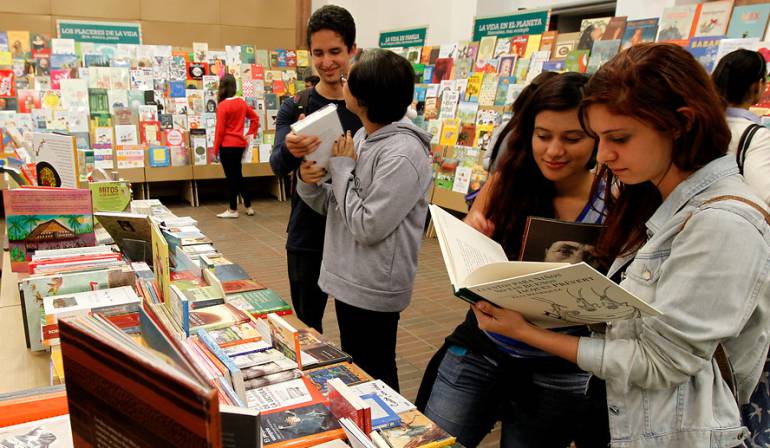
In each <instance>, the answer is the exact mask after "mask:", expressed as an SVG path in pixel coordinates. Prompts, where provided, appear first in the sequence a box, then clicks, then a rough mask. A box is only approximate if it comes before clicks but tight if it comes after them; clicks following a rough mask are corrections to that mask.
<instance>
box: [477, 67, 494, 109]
mask: <svg viewBox="0 0 770 448" xmlns="http://www.w3.org/2000/svg"><path fill="white" fill-rule="evenodd" d="M497 81H498V76H497V75H496V74H494V73H486V74H484V79H483V81H482V82H481V89H480V90H479V106H480V107H483V106H494V105H495V95H496V94H497Z"/></svg>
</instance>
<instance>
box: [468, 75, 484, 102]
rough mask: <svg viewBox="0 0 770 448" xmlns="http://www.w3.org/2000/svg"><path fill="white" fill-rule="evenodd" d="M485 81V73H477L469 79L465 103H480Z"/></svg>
mask: <svg viewBox="0 0 770 448" xmlns="http://www.w3.org/2000/svg"><path fill="white" fill-rule="evenodd" d="M483 81H484V73H483V72H475V73H474V74H472V75H471V77H470V78H468V86H467V87H465V101H470V102H474V103H478V102H479V92H481V83H482V82H483Z"/></svg>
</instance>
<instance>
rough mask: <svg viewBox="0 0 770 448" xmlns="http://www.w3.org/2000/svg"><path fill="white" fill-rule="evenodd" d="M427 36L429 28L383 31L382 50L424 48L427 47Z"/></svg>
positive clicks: (381, 37) (381, 34)
mask: <svg viewBox="0 0 770 448" xmlns="http://www.w3.org/2000/svg"><path fill="white" fill-rule="evenodd" d="M427 34H428V27H427V26H423V27H419V28H409V29H405V30H394V31H383V32H381V33H380V48H394V47H423V46H425V36H426V35H427Z"/></svg>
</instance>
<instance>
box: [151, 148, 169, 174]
mask: <svg viewBox="0 0 770 448" xmlns="http://www.w3.org/2000/svg"><path fill="white" fill-rule="evenodd" d="M148 153H149V162H150V166H151V167H153V168H160V167H166V166H170V165H171V156H170V155H169V151H168V146H155V145H150V148H149V149H148Z"/></svg>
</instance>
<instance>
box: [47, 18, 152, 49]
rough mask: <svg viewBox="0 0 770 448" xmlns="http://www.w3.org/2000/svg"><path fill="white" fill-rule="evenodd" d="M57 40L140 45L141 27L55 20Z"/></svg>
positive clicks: (125, 24)
mask: <svg viewBox="0 0 770 448" xmlns="http://www.w3.org/2000/svg"><path fill="white" fill-rule="evenodd" d="M56 29H57V31H58V33H59V38H62V39H64V38H68V39H75V40H76V41H78V42H93V43H95V44H136V45H141V43H142V25H140V24H139V23H132V22H88V21H82V20H61V19H60V20H57V21H56Z"/></svg>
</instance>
